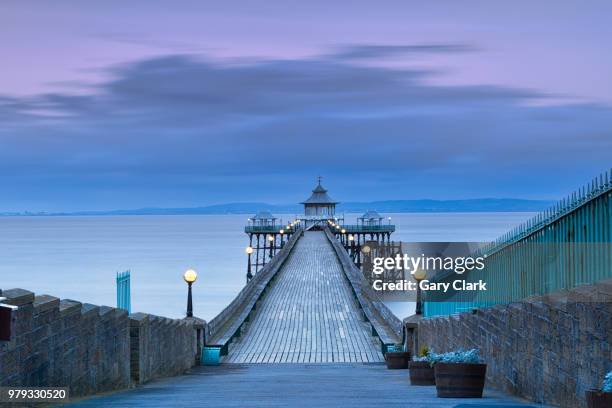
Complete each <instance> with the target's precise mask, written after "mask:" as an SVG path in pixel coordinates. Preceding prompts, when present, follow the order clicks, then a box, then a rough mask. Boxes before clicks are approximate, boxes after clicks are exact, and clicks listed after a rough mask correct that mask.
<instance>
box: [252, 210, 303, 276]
mask: <svg viewBox="0 0 612 408" xmlns="http://www.w3.org/2000/svg"><path fill="white" fill-rule="evenodd" d="M277 220H278V218H277V217H275V216H274V215H273V214H272V213H271V212H270V211H259V212H258V213H257V214H255V215H254V216H253V217H251V218H249V219H248V224H247V226H246V227H244V232H245V233H246V234H247V235H248V236H249V246H248V247H247V248H246V253H247V257H248V261H247V275H246V280H247V282H248V281H250V280H251V278H252V277H253V275H254V274H255V273H257V272H258V271H259V270H260V269H261V268H263V267H264V265H265V264H266V263H268V262H269V261H270V259H272V257H273V256H274V255H275V254H276V252H277V251H278V250H279V249H281V248H282V247H283V246H284V245H285V242H286V241H287V240H288V239H289V237H291V235H292V234H293V233H294V232H295V230H296V229H297V228H298V223H297V222H296V221H294V222H290V223H288V224H287V225H285V224H283V222H282V219H281V220H280V223H279V224H277Z"/></svg>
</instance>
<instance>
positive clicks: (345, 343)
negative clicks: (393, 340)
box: [223, 231, 384, 363]
mask: <svg viewBox="0 0 612 408" xmlns="http://www.w3.org/2000/svg"><path fill="white" fill-rule="evenodd" d="M278 273H279V276H278V278H277V280H276V281H275V282H274V283H273V284H272V287H271V288H270V289H269V291H268V293H267V294H266V296H265V298H264V299H263V301H262V302H260V303H259V305H258V307H257V313H256V314H255V316H254V318H253V320H252V322H251V323H250V324H249V325H248V326H247V327H246V330H245V331H244V332H243V335H242V337H241V338H240V339H237V340H235V342H234V343H232V344H231V345H230V349H229V353H228V356H227V357H226V358H225V359H224V360H223V363H338V362H382V361H384V360H383V356H382V354H381V351H380V343H379V341H378V340H377V339H376V338H375V337H372V336H371V330H370V326H369V324H367V323H366V322H365V321H363V319H362V313H361V311H360V310H359V307H358V305H357V303H356V300H354V298H353V294H352V291H351V289H350V287H349V283H348V282H347V280H346V278H345V277H344V274H343V272H342V269H341V266H340V263H339V262H338V259H337V258H336V255H335V253H334V251H333V249H332V247H331V245H330V244H329V242H328V241H327V238H326V237H325V235H324V234H323V232H321V231H307V232H305V234H304V236H303V237H302V238H300V240H299V241H298V242H297V244H296V246H295V248H294V249H293V252H292V254H291V255H290V257H289V259H288V260H287V263H286V264H285V265H284V266H283V268H282V269H281V270H280V271H279V272H278Z"/></svg>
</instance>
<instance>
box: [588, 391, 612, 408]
mask: <svg viewBox="0 0 612 408" xmlns="http://www.w3.org/2000/svg"><path fill="white" fill-rule="evenodd" d="M586 400H587V406H588V407H589V408H610V407H612V392H603V391H600V390H588V391H587V392H586Z"/></svg>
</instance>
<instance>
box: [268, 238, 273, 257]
mask: <svg viewBox="0 0 612 408" xmlns="http://www.w3.org/2000/svg"><path fill="white" fill-rule="evenodd" d="M268 241H270V259H272V257H273V256H274V254H273V253H272V250H273V249H274V236H273V235H268Z"/></svg>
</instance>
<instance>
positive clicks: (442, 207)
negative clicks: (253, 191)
mask: <svg viewBox="0 0 612 408" xmlns="http://www.w3.org/2000/svg"><path fill="white" fill-rule="evenodd" d="M552 204H553V201H545V200H521V199H515V198H476V199H471V200H383V201H371V202H346V203H341V204H339V205H338V207H337V209H336V211H337V212H338V213H342V212H345V213H361V212H365V211H367V210H376V211H379V212H381V213H411V212H521V211H529V212H534V211H541V210H543V209H545V208H547V207H548V206H550V205H552ZM261 210H268V211H270V212H272V213H275V214H301V213H302V211H303V210H302V206H301V205H298V204H285V205H275V204H266V203H228V204H217V205H209V206H205V207H191V208H138V209H133V210H111V211H75V212H55V213H52V212H49V213H47V212H39V213H33V212H24V213H15V212H11V213H0V215H4V216H11V215H13V216H27V215H55V216H61V215H198V214H211V215H212V214H255V213H256V212H257V211H261Z"/></svg>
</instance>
